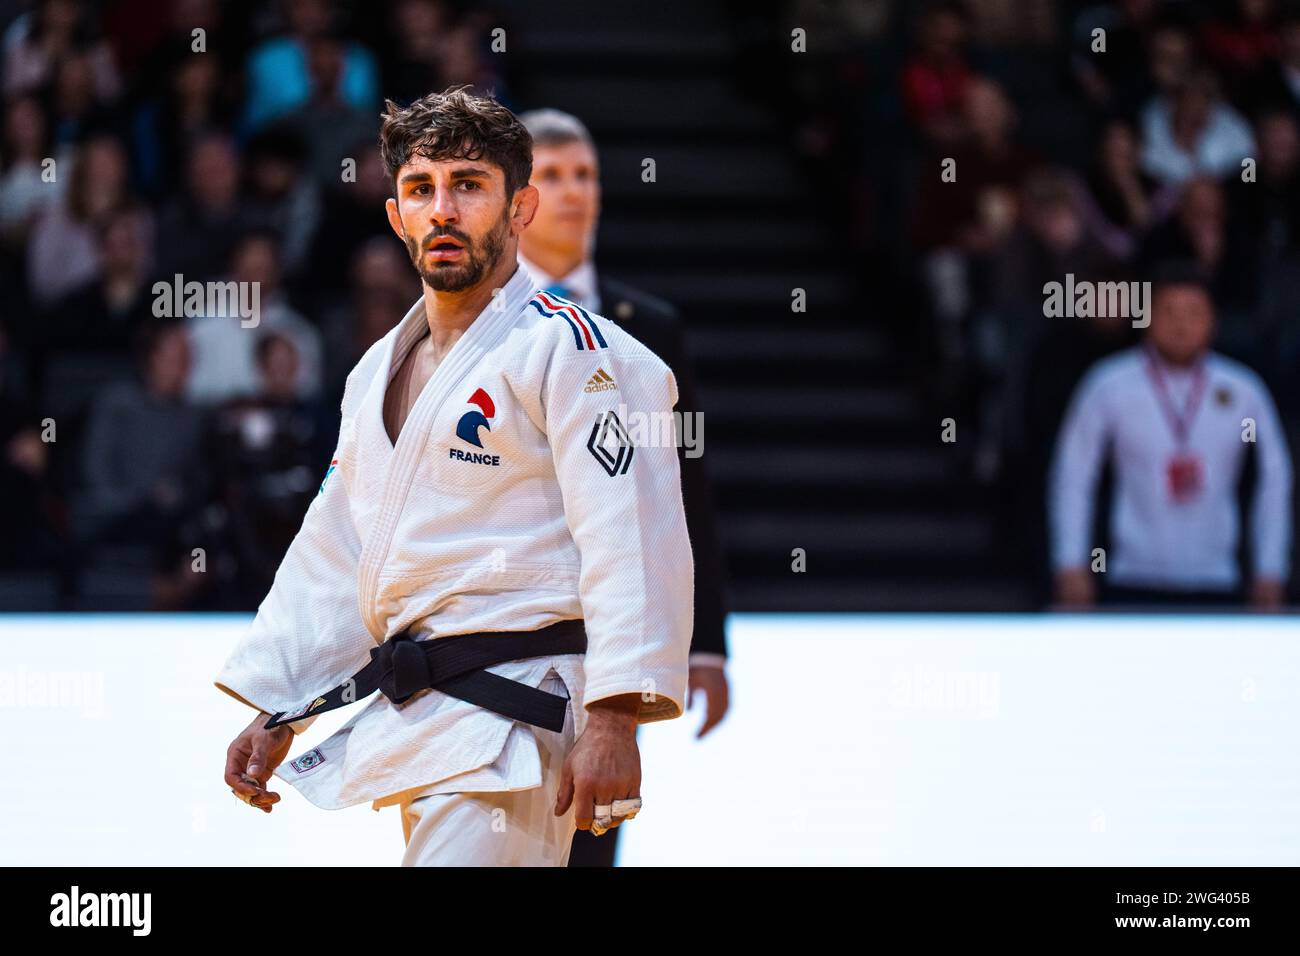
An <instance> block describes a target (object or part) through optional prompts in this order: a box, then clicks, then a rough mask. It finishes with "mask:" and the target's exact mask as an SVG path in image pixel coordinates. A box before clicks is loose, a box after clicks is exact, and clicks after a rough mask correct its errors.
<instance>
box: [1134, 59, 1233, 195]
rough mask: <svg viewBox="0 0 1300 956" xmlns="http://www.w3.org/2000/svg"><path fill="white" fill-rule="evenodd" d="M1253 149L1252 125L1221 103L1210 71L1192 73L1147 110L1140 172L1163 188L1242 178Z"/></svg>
mask: <svg viewBox="0 0 1300 956" xmlns="http://www.w3.org/2000/svg"><path fill="white" fill-rule="evenodd" d="M1254 149H1255V140H1254V137H1253V136H1252V135H1251V131H1250V125H1249V124H1248V123H1247V122H1246V120H1245V119H1244V118H1243V117H1242V116H1241V114H1240V113H1238V112H1237V111H1236V110H1234V109H1233V108H1232V107H1231V106H1229V105H1228V104H1227V103H1226V102H1224V101H1223V99H1222V98H1221V97H1220V93H1219V81H1218V80H1217V79H1216V78H1215V76H1214V74H1213V73H1211V72H1209V71H1208V70H1196V71H1194V72H1193V73H1192V74H1191V75H1190V76H1189V77H1188V78H1187V81H1186V82H1185V83H1183V84H1182V85H1181V86H1180V87H1179V88H1178V90H1177V92H1176V93H1174V94H1173V95H1172V96H1166V95H1162V96H1159V97H1157V98H1156V99H1155V100H1153V101H1152V102H1151V103H1150V104H1148V105H1147V107H1146V109H1145V110H1143V113H1142V167H1143V169H1145V170H1146V171H1147V172H1148V173H1150V174H1151V175H1152V176H1154V177H1155V178H1156V179H1159V180H1161V181H1162V182H1173V183H1184V182H1186V181H1187V180H1189V179H1191V178H1192V177H1193V176H1196V175H1200V174H1205V175H1210V176H1216V177H1220V176H1228V175H1234V174H1238V173H1240V172H1241V161H1242V159H1244V158H1245V157H1247V156H1250V155H1253V153H1254Z"/></svg>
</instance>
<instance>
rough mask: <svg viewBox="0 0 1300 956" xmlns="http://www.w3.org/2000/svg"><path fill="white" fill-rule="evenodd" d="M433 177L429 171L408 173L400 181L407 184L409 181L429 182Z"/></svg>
mask: <svg viewBox="0 0 1300 956" xmlns="http://www.w3.org/2000/svg"><path fill="white" fill-rule="evenodd" d="M432 178H433V177H432V176H430V175H429V174H428V173H406V174H405V175H404V176H402V178H401V179H400V180H398V181H399V182H400V183H401V184H402V185H403V186H405V185H406V184H407V183H427V182H428V181H429V180H431V179H432Z"/></svg>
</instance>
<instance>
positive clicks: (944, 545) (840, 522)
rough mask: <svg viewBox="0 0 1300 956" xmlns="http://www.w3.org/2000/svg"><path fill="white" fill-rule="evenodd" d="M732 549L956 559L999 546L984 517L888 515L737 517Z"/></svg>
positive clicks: (730, 527) (730, 523)
mask: <svg viewBox="0 0 1300 956" xmlns="http://www.w3.org/2000/svg"><path fill="white" fill-rule="evenodd" d="M723 534H724V540H725V542H726V546H727V549H728V550H737V551H739V550H770V551H772V552H780V553H783V554H787V555H788V554H789V553H790V550H791V549H792V548H807V549H816V548H819V547H820V548H823V549H825V550H826V551H827V552H850V553H858V554H867V553H872V552H882V551H887V552H889V553H892V554H902V553H911V554H917V553H919V554H925V553H935V554H944V555H948V556H955V555H958V554H960V553H961V552H963V551H964V552H966V553H969V554H972V555H977V554H980V553H984V552H987V551H988V550H989V549H991V548H992V547H993V546H994V544H995V535H994V529H993V525H992V522H990V521H989V520H987V519H986V518H984V517H983V516H982V515H970V516H966V517H957V518H950V517H935V516H934V515H930V514H898V513H882V514H873V515H869V516H868V515H863V514H856V515H855V514H834V515H808V514H802V515H799V514H796V515H772V514H755V515H732V516H730V517H728V519H727V520H726V521H725V522H724V532H723Z"/></svg>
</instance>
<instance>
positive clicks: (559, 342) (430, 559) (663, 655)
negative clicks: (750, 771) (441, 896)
mask: <svg viewBox="0 0 1300 956" xmlns="http://www.w3.org/2000/svg"><path fill="white" fill-rule="evenodd" d="M427 332H428V326H427V321H426V319H425V314H424V303H423V300H421V301H418V302H416V303H415V304H414V305H413V306H412V307H411V309H410V311H409V312H408V313H407V315H406V317H405V318H404V319H403V320H402V321H401V322H400V323H399V324H398V325H397V327H396V328H394V329H393V330H392V331H390V332H389V333H388V334H387V335H385V336H384V337H383V338H382V339H381V340H380V341H378V342H376V343H375V345H374V346H372V347H371V348H370V349H369V351H367V352H366V354H365V355H364V356H363V357H362V359H361V361H360V362H358V363H357V366H356V368H354V369H353V370H352V372H351V374H349V376H348V379H347V385H346V388H345V391H344V396H343V408H342V412H343V417H342V425H341V428H340V431H339V441H338V449H337V451H336V452H335V455H334V458H335V463H334V464H332V465H331V466H330V472H329V473H328V474H327V475H326V478H325V481H324V483H323V484H322V486H321V492H320V494H319V495H318V496H317V497H316V500H315V501H314V502H313V503H312V505H311V507H310V508H309V509H308V511H307V515H306V517H305V518H304V520H303V525H302V528H301V529H300V530H299V532H298V534H297V536H296V537H295V538H294V540H293V543H292V544H291V546H290V547H289V550H288V552H287V553H286V555H285V558H284V561H283V563H282V564H281V565H280V568H279V570H278V572H277V573H276V576H275V582H274V584H273V585H272V588H271V591H270V593H269V594H268V595H267V596H266V599H265V600H264V601H263V602H262V604H261V606H260V607H259V608H258V611H257V616H256V618H255V620H254V621H253V623H252V625H251V627H250V629H249V631H248V632H247V634H246V635H245V636H244V637H243V639H242V640H241V641H240V643H239V644H238V646H237V647H236V648H235V650H234V652H233V653H232V654H231V656H230V658H229V659H228V660H227V662H226V664H225V666H224V667H223V668H222V670H221V673H220V674H219V675H218V677H217V679H216V685H217V686H218V687H219V688H221V689H222V690H224V691H225V692H226V693H229V694H231V695H233V696H234V697H236V698H238V699H240V700H242V701H244V702H245V703H248V704H251V705H253V706H255V707H257V708H259V709H260V710H263V711H266V712H268V713H273V712H276V711H281V710H297V709H300V708H302V707H303V706H304V704H306V703H307V702H309V701H311V700H312V699H313V698H314V697H315V696H316V695H318V694H320V693H322V692H324V691H327V690H329V689H331V688H333V687H336V686H338V685H339V684H341V683H343V681H344V680H346V679H347V678H349V677H351V676H352V675H353V674H354V673H356V672H357V671H358V670H359V669H361V667H363V666H364V665H365V664H366V663H367V662H368V661H369V651H370V649H371V648H372V647H374V646H375V645H376V644H378V643H380V642H382V641H384V640H385V639H387V638H388V637H391V636H392V635H394V634H396V633H399V632H400V631H403V630H406V629H411V630H413V631H415V632H417V633H418V634H419V636H421V637H424V636H431V638H432V639H435V640H436V639H437V638H439V637H446V636H450V635H454V634H465V633H472V632H477V631H530V630H536V629H537V628H540V627H543V626H545V625H547V624H551V623H554V622H556V621H561V620H566V619H573V618H583V619H585V621H586V630H587V641H588V649H587V653H586V655H585V658H582V657H578V656H575V655H569V656H563V655H562V656H557V657H554V658H538V659H533V660H525V661H516V662H510V663H506V664H500V665H496V666H494V667H491V668H489V670H491V671H492V672H494V673H497V674H501V675H502V676H504V677H509V678H511V679H515V680H520V681H522V682H524V683H527V684H529V685H531V686H533V687H537V686H539V685H540V684H541V683H542V681H543V680H544V679H545V677H546V675H547V673H548V672H549V671H550V670H551V669H552V668H554V669H555V671H556V672H557V673H558V674H559V676H560V677H561V678H562V679H563V680H564V682H565V684H566V686H567V688H568V690H569V696H570V698H571V699H572V700H573V702H574V703H573V704H572V705H571V707H572V708H573V710H574V718H575V724H576V733H577V734H581V733H582V730H583V727H584V725H585V723H586V710H585V707H584V706H581V705H589V704H591V703H593V702H594V701H598V700H600V699H602V698H605V697H611V696H614V695H619V694H629V693H635V694H640V695H642V704H641V712H640V721H641V722H643V723H644V722H648V721H653V720H665V719H669V718H673V717H677V716H680V715H681V713H682V712H683V704H684V701H685V698H686V686H687V656H688V653H689V649H690V639H691V620H692V614H693V605H692V602H693V592H692V580H693V578H692V574H693V565H692V559H691V550H690V541H689V538H688V537H687V532H686V519H685V514H684V512H683V509H682V493H681V480H680V476H679V473H678V463H677V454H676V449H675V447H674V443H673V438H672V435H673V433H672V430H671V418H670V417H669V416H670V414H671V409H672V407H673V405H674V404H675V403H676V401H677V383H676V381H675V379H674V378H673V375H672V372H671V371H670V370H669V369H668V367H667V366H666V365H665V364H664V363H663V362H661V361H660V360H659V359H658V358H657V357H656V356H655V355H654V354H653V353H652V352H650V351H649V350H648V349H647V348H645V347H644V346H643V345H641V344H640V343H639V342H637V341H636V340H635V339H633V338H632V337H631V336H629V335H628V334H627V333H625V332H623V331H622V330H620V329H619V328H618V327H617V326H615V325H614V323H612V322H608V321H606V320H605V319H603V318H601V317H599V316H592V315H591V314H590V313H587V312H585V311H583V310H582V309H580V308H578V307H576V306H572V305H571V304H567V303H565V302H564V301H563V300H557V299H555V298H554V297H550V296H547V295H546V293H544V292H540V291H539V290H538V289H537V287H536V285H535V284H534V282H533V280H532V278H531V277H530V276H529V275H528V273H527V272H526V271H525V270H524V269H522V268H521V269H518V270H517V271H516V272H515V273H514V275H513V276H512V277H511V279H510V281H509V282H507V283H506V286H505V288H503V289H502V290H501V291H500V292H499V293H498V294H497V296H496V298H495V299H494V300H493V302H492V303H491V304H489V306H488V307H487V308H486V309H485V310H484V311H483V312H482V313H481V314H480V315H479V316H478V318H477V319H475V321H474V323H473V324H472V325H471V326H470V327H469V328H468V329H467V330H466V331H465V333H464V335H463V336H462V337H461V338H460V339H459V340H458V341H457V342H456V343H455V345H454V346H453V347H452V349H451V350H450V351H449V352H448V353H447V355H446V357H444V358H443V360H442V362H441V364H439V365H438V367H437V369H436V370H435V371H434V373H433V375H432V377H431V378H430V380H429V382H428V383H427V384H426V385H425V387H424V390H423V391H422V392H421V393H420V396H419V398H418V399H417V400H416V402H415V404H414V405H413V407H412V408H411V411H410V414H409V416H408V418H407V420H406V423H405V425H404V426H403V428H402V431H401V434H400V435H399V436H398V441H397V444H396V447H394V446H393V444H392V442H391V441H390V440H389V438H388V433H387V430H386V429H385V427H384V420H383V403H384V394H385V392H386V391H387V386H388V383H389V381H390V380H391V379H392V376H393V374H394V373H395V371H396V370H397V369H398V368H399V367H400V366H401V362H402V359H403V358H404V357H405V356H406V354H407V353H408V352H409V351H410V349H411V348H412V347H413V346H414V345H416V343H418V342H419V341H420V339H422V338H423V337H424V335H426V334H427ZM610 412H613V413H614V415H615V416H616V419H617V420H611V419H610V418H609V417H607V416H608V413H610ZM665 420H667V424H668V432H667V440H663V439H664V435H663V433H662V427H661V426H662V425H663V424H664V422H665ZM647 422H651V423H654V422H657V423H659V426H660V427H656V428H655V429H654V430H653V431H649V430H648V429H647V427H646V423H647ZM638 426H639V427H638ZM620 431H622V432H623V436H624V439H628V440H630V441H631V444H632V447H630V448H629V447H627V441H626V440H625V441H623V442H622V443H620V439H619V432H620ZM648 432H649V434H650V435H652V436H653V437H654V439H655V440H647V433H648ZM351 706H352V707H353V708H354V709H356V710H357V711H358V713H357V714H356V715H355V716H354V717H353V718H352V719H351V720H349V721H348V723H347V724H346V725H345V726H344V727H343V728H341V729H340V730H339V731H338V732H337V733H336V734H334V735H333V736H332V737H330V738H329V739H328V740H326V741H325V742H324V743H322V744H321V745H320V746H319V747H317V748H315V749H314V750H312V751H308V752H307V753H306V754H303V755H301V756H299V757H297V758H295V759H294V760H289V761H286V762H285V763H284V764H282V765H281V766H280V767H279V768H278V769H277V771H276V776H278V777H280V779H282V780H284V781H285V782H287V783H289V784H291V785H292V786H294V787H296V788H297V789H298V790H299V791H300V792H302V793H303V794H304V795H305V796H306V797H307V798H308V799H309V800H311V801H312V802H313V803H315V804H316V805H317V806H320V807H324V808H326V809H338V808H342V807H347V806H352V805H354V804H357V803H360V802H363V801H367V800H369V801H372V802H373V806H374V808H375V809H379V808H380V807H381V806H386V805H389V804H392V803H397V802H399V801H401V800H402V799H409V798H410V797H411V796H412V795H413V794H415V793H417V792H418V793H428V792H438V790H440V789H441V790H452V791H454V790H461V789H474V790H514V789H524V788H526V787H528V786H535V785H537V784H540V782H541V776H540V766H539V759H538V754H537V743H536V740H535V738H534V737H533V734H534V733H548V731H545V730H541V729H539V728H534V727H532V726H531V725H527V724H518V725H516V724H515V722H514V721H512V720H510V719H509V718H506V717H502V716H500V715H499V714H496V713H494V712H492V711H489V710H485V709H482V708H479V707H477V706H475V705H473V704H469V703H466V702H464V701H461V700H458V699H456V698H454V697H450V696H448V695H446V694H444V693H442V692H441V691H437V690H426V691H422V692H420V693H419V694H417V695H416V696H415V697H413V698H411V699H410V700H408V701H407V702H406V703H405V704H403V705H401V706H396V705H394V704H393V703H392V702H390V701H389V700H388V699H387V698H386V697H384V696H383V695H382V694H375V695H374V697H373V698H372V699H371V700H370V701H368V702H367V703H365V704H364V705H363V704H361V703H357V704H353V705H351ZM311 719H313V718H311V717H308V718H306V720H305V721H300V722H299V724H298V725H297V726H295V730H301V729H302V727H303V726H304V725H305V723H307V722H309V721H310V720H311ZM498 757H501V758H503V759H502V760H498V759H497V758H498ZM503 765H504V766H505V767H506V772H505V773H504V775H503V774H502V773H500V767H501V766H503Z"/></svg>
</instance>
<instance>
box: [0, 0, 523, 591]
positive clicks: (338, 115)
mask: <svg viewBox="0 0 1300 956" xmlns="http://www.w3.org/2000/svg"><path fill="white" fill-rule="evenodd" d="M361 6H362V5H360V4H343V3H336V2H332V0H278V2H276V0H272V2H240V0H230V2H227V0H220V2H219V0H122V2H104V3H93V2H74V0H39V2H28V3H11V2H10V3H7V2H3V0H0V91H2V93H3V109H2V116H0V303H3V306H2V307H0V527H2V528H3V534H0V592H3V591H5V589H8V591H7V593H5V594H0V603H4V604H5V605H6V606H10V607H13V606H26V605H27V604H29V603H32V602H34V606H41V605H42V604H48V605H50V606H62V607H71V608H74V609H75V608H114V607H122V608H144V607H155V608H177V609H178V608H215V609H222V608H229V609H250V608H253V607H256V605H257V603H258V602H259V601H260V600H261V598H262V597H263V596H264V594H265V593H266V591H267V589H268V588H269V586H270V582H271V578H272V576H273V575H274V572H275V568H276V567H277V565H278V562H279V559H280V556H281V555H282V554H283V552H284V550H285V548H286V547H287V546H288V543H289V541H290V540H291V539H292V537H293V534H294V533H295V532H296V530H297V528H298V525H299V524H300V522H301V519H302V514H303V512H304V511H305V510H306V507H307V506H308V504H310V502H311V500H312V496H313V495H315V494H316V492H317V489H318V486H319V484H320V481H321V478H322V477H323V475H324V474H325V472H326V469H327V467H328V465H329V461H330V453H331V451H332V448H333V442H334V437H335V435H336V434H337V414H338V405H339V400H340V398H341V395H342V388H343V381H344V378H345V377H346V374H347V372H348V371H349V369H350V368H351V367H352V365H353V364H355V362H356V360H357V359H358V358H359V357H360V355H361V353H362V352H363V351H364V350H365V349H366V348H367V347H368V346H369V345H370V344H371V343H372V342H374V341H375V340H376V339H378V338H379V337H381V336H382V335H383V334H384V333H385V332H386V331H387V330H388V329H389V328H390V327H391V325H392V323H393V322H394V321H395V320H396V318H398V317H400V316H401V315H402V314H403V313H404V312H405V310H406V309H407V308H408V307H409V306H410V304H411V303H412V302H413V301H415V299H416V298H417V297H418V295H419V291H420V290H419V284H418V280H416V279H415V277H414V273H413V271H412V270H411V268H410V266H409V262H407V260H406V258H405V253H404V250H403V249H402V246H401V244H400V243H399V242H397V241H396V240H394V239H393V238H392V236H391V234H390V230H389V227H388V224H387V222H386V220H385V217H384V212H383V203H384V200H385V199H386V198H387V196H388V195H390V194H391V189H390V184H389V183H388V182H387V181H386V179H385V176H384V173H383V169H382V166H381V163H380V160H379V155H378V150H377V148H376V143H377V134H378V125H379V113H380V111H381V109H382V105H383V104H382V97H381V91H382V93H383V95H384V96H390V97H393V98H394V99H398V100H409V99H412V98H415V97H417V96H421V95H423V94H424V93H426V92H428V91H429V90H432V89H435V88H442V87H445V86H447V85H450V84H456V83H465V84H469V85H471V86H473V87H475V88H476V89H479V90H487V89H494V90H495V91H496V92H497V94H498V95H499V96H501V97H502V98H503V99H504V100H505V101H506V102H509V101H510V94H509V90H510V81H509V78H508V77H506V76H502V75H499V73H497V72H495V69H496V67H495V66H494V64H496V63H500V62H502V61H503V60H504V58H500V57H497V58H492V57H490V56H489V55H488V51H487V50H486V49H485V48H484V46H483V44H485V43H486V42H487V40H488V37H489V30H488V29H487V23H488V21H487V20H485V19H484V16H485V14H484V13H483V12H482V11H481V10H479V9H477V8H467V7H466V6H465V5H464V4H453V3H450V2H444V0H394V2H392V3H385V4H381V5H379V6H378V7H373V8H366V9H365V10H360V9H359V8H360V7H361ZM358 12H361V13H364V14H365V15H364V16H361V15H356V14H357V13H358ZM491 22H492V23H499V22H501V18H500V17H499V16H495V15H494V18H493V19H492V20H491ZM381 50H382V51H383V53H382V55H380V52H379V51H381ZM177 277H181V278H180V281H182V282H185V283H189V282H200V283H207V282H220V283H226V282H235V283H242V284H245V285H243V286H242V288H245V289H248V288H252V287H253V286H252V285H249V284H252V283H256V288H257V289H258V290H259V302H258V322H257V323H256V326H255V327H243V325H242V323H241V322H240V320H239V319H238V318H237V317H232V316H231V315H229V314H215V312H220V311H223V310H220V309H218V310H215V312H214V310H211V309H209V308H200V309H197V310H196V309H194V308H189V307H187V308H184V309H183V310H182V311H181V312H180V313H179V314H178V313H177V312H176V310H175V309H174V308H171V307H170V306H173V305H174V304H175V300H174V297H173V295H172V293H171V292H170V291H168V292H167V293H165V294H161V295H159V294H155V283H157V282H160V281H161V282H164V283H166V284H167V286H168V287H169V289H170V287H171V286H172V284H173V282H174V281H176V280H177ZM210 313H212V314H210ZM38 579H39V580H42V581H48V582H51V583H50V584H49V585H48V587H49V589H50V590H51V591H52V593H50V594H47V595H44V596H41V595H32V594H30V593H23V592H27V591H29V590H30V589H33V588H36V589H39V588H40V587H42V585H40V584H37V583H35V582H36V581H37V580H38Z"/></svg>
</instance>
